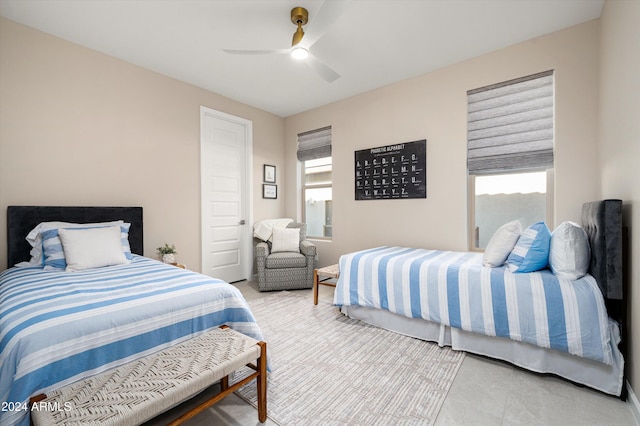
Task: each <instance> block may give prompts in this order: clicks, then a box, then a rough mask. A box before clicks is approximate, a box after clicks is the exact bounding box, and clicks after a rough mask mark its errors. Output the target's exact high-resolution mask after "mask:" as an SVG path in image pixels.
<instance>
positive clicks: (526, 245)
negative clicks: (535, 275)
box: [507, 222, 551, 272]
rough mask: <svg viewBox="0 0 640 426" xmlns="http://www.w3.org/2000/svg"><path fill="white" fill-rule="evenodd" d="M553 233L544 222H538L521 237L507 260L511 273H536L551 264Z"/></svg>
mask: <svg viewBox="0 0 640 426" xmlns="http://www.w3.org/2000/svg"><path fill="white" fill-rule="evenodd" d="M550 243H551V232H550V231H549V228H548V227H547V225H546V224H545V223H544V222H536V223H534V224H533V225H531V226H530V227H528V228H527V229H525V231H524V232H523V233H522V235H520V238H518V242H517V243H516V246H515V247H514V248H513V250H512V251H511V253H510V254H509V257H508V258H507V265H508V267H509V270H510V271H511V272H535V271H539V270H540V269H544V268H546V267H547V265H548V264H549V245H550Z"/></svg>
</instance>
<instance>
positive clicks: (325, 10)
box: [222, 0, 350, 83]
mask: <svg viewBox="0 0 640 426" xmlns="http://www.w3.org/2000/svg"><path fill="white" fill-rule="evenodd" d="M349 1H350V0H341V1H337V0H331V1H327V0H325V2H324V3H323V4H322V6H321V7H320V10H319V11H318V13H317V15H316V16H314V17H313V20H312V21H311V23H310V24H309V28H308V29H307V31H306V32H305V31H304V30H303V28H302V27H303V26H304V25H306V24H307V22H309V12H308V11H307V9H305V8H304V7H294V8H293V9H291V22H292V23H293V24H294V25H296V26H297V29H296V31H295V33H294V34H293V40H292V42H291V47H290V48H287V49H270V50H236V49H222V50H223V51H224V52H226V53H230V54H233V55H265V54H272V53H276V54H281V53H288V54H291V56H293V57H294V58H296V59H299V60H304V61H305V62H306V64H307V65H308V66H309V67H310V68H311V69H313V70H314V71H315V72H317V73H318V74H319V75H320V76H321V77H322V78H323V79H324V80H326V81H327V82H329V83H333V82H334V81H335V80H337V79H338V78H340V74H338V73H337V72H335V71H334V70H333V69H331V68H330V67H329V66H328V65H326V64H325V63H324V62H322V61H321V60H320V59H318V58H317V57H316V56H314V55H313V54H312V53H311V47H312V46H313V45H314V44H315V42H317V41H318V40H319V39H320V37H322V36H323V35H324V33H325V32H326V31H327V30H328V29H329V27H330V26H331V25H332V24H333V23H334V22H335V21H336V20H337V19H338V18H339V17H340V16H341V15H342V13H343V12H344V10H345V9H346V6H347V5H348V4H349Z"/></svg>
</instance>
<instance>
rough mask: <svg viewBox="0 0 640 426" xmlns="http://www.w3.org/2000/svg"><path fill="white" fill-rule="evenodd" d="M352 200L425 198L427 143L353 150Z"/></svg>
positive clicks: (409, 143)
mask: <svg viewBox="0 0 640 426" xmlns="http://www.w3.org/2000/svg"><path fill="white" fill-rule="evenodd" d="M355 174H356V175H355V190H356V200H386V199H405V198H407V199H408V198H427V140H426V139H424V140H420V141H414V142H406V143H400V144H396V145H387V146H381V147H377V148H371V149H363V150H360V151H355Z"/></svg>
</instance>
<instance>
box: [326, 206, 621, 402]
mask: <svg viewBox="0 0 640 426" xmlns="http://www.w3.org/2000/svg"><path fill="white" fill-rule="evenodd" d="M574 225H575V224H574ZM576 226H577V225H576ZM577 227H578V228H579V226H577ZM582 228H583V229H584V231H586V232H584V233H585V238H588V247H590V254H589V253H588V251H587V254H586V260H585V262H586V265H585V272H588V273H587V274H586V275H584V276H582V277H580V278H576V279H566V277H563V278H560V277H559V276H556V273H554V271H551V270H550V269H547V268H544V269H542V270H538V271H536V272H528V273H513V272H511V271H510V270H509V268H507V266H498V267H486V266H483V254H482V253H475V252H451V251H438V250H426V249H419V248H407V247H376V248H372V249H368V250H362V251H358V252H355V253H350V254H346V255H343V256H341V258H340V263H339V267H340V277H339V279H338V283H337V287H336V291H335V295H334V304H336V305H337V306H339V307H340V309H341V311H342V312H343V313H344V314H345V315H347V316H349V317H351V318H355V319H359V320H362V321H365V322H367V323H370V324H372V325H375V326H379V327H382V328H385V329H388V330H392V331H395V332H398V333H402V334H405V335H409V336H412V337H416V338H420V339H424V340H428V341H433V342H437V343H438V344H439V345H440V346H451V347H452V348H453V349H454V350H461V351H466V352H470V353H475V354H479V355H483V356H488V357H491V358H495V359H499V360H503V361H507V362H510V363H512V364H514V365H516V366H519V367H522V368H525V369H527V370H530V371H534V372H538V373H550V374H554V375H557V376H560V377H563V378H565V379H568V380H570V381H572V382H575V383H577V384H581V385H585V386H588V387H591V388H593V389H596V390H599V391H601V392H604V393H607V394H611V395H616V396H620V397H621V398H623V399H625V398H626V392H625V388H624V386H623V384H624V357H623V354H622V351H621V350H620V348H621V347H622V348H623V347H624V346H623V345H622V344H621V337H622V333H623V332H624V328H623V327H624V318H625V312H624V306H625V302H624V286H623V283H624V282H623V261H622V259H623V257H622V255H623V253H622V245H623V230H622V202H621V201H620V200H603V201H597V202H591V203H586V204H585V205H584V206H583V210H582ZM512 247H513V246H512ZM587 250H588V249H587ZM514 251H515V249H514ZM587 267H588V271H587V269H586V268H587Z"/></svg>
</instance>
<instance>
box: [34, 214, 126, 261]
mask: <svg viewBox="0 0 640 426" xmlns="http://www.w3.org/2000/svg"><path fill="white" fill-rule="evenodd" d="M101 227H102V226H87V227H86V228H87V229H89V228H101ZM130 227H131V224H130V223H122V224H120V239H121V240H122V251H123V252H124V255H125V257H126V258H127V259H129V260H131V259H133V255H132V254H131V247H130V246H129V228H130ZM78 228H80V227H74V229H78ZM82 228H85V227H82ZM41 234H42V254H43V256H42V259H43V263H44V268H45V270H54V269H66V267H67V261H66V259H65V257H64V250H63V249H62V241H60V237H59V235H58V228H53V229H47V230H46V231H43V232H42V233H41Z"/></svg>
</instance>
